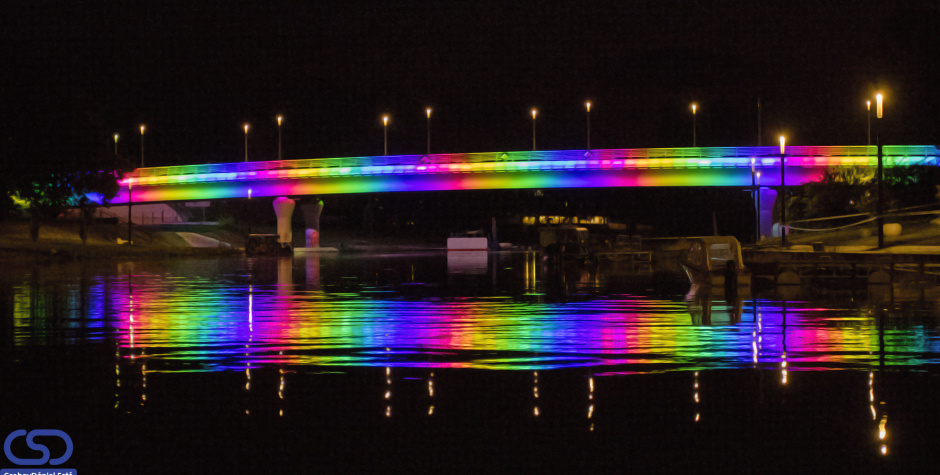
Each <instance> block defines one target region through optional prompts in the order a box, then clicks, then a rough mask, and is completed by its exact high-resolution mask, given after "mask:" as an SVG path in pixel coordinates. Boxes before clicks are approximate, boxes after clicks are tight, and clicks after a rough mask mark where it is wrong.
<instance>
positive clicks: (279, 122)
mask: <svg viewBox="0 0 940 475" xmlns="http://www.w3.org/2000/svg"><path fill="white" fill-rule="evenodd" d="M281 122H284V116H282V115H279V116H277V159H278V160H280V159H281ZM250 195H251V192H250V191H249V197H250Z"/></svg>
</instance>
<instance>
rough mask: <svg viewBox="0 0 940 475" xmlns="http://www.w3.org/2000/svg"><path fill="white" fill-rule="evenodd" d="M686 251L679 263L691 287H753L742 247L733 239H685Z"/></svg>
mask: <svg viewBox="0 0 940 475" xmlns="http://www.w3.org/2000/svg"><path fill="white" fill-rule="evenodd" d="M684 239H685V241H686V242H687V247H686V248H685V249H684V250H683V251H682V252H681V254H680V255H679V263H680V264H681V265H682V269H683V270H684V271H685V274H686V275H687V276H688V277H689V281H691V283H692V285H698V286H724V287H725V288H732V289H733V288H737V287H750V286H751V271H749V270H748V269H747V267H744V259H743V258H742V256H741V243H739V242H738V240H737V239H736V238H735V237H734V236H702V237H689V238H684Z"/></svg>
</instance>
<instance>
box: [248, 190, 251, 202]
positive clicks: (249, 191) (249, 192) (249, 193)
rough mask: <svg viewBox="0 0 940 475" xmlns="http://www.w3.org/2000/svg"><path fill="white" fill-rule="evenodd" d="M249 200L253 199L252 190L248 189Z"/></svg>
mask: <svg viewBox="0 0 940 475" xmlns="http://www.w3.org/2000/svg"><path fill="white" fill-rule="evenodd" d="M248 199H249V200H250V199H251V188H248Z"/></svg>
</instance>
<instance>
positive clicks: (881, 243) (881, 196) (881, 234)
mask: <svg viewBox="0 0 940 475" xmlns="http://www.w3.org/2000/svg"><path fill="white" fill-rule="evenodd" d="M875 101H876V102H877V104H876V109H875V117H877V118H878V120H877V121H876V122H875V125H876V127H875V142H877V143H878V220H877V223H878V249H882V248H884V247H885V230H884V227H885V219H884V216H883V215H882V214H883V213H884V203H885V187H884V182H885V177H884V163H883V159H882V156H883V155H882V148H881V133H880V132H881V119H882V118H883V117H884V108H883V97H882V96H881V93H878V94H875Z"/></svg>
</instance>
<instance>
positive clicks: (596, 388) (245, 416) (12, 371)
mask: <svg viewBox="0 0 940 475" xmlns="http://www.w3.org/2000/svg"><path fill="white" fill-rule="evenodd" d="M0 291H2V298H0V303H2V313H0V315H2V325H0V330H2V339H0V343H2V353H0V365H2V369H0V376H2V384H3V386H2V388H3V389H2V390H0V397H2V399H0V403H2V408H3V409H2V416H0V417H2V418H0V432H2V435H3V436H6V434H9V433H10V432H12V431H13V430H15V429H27V430H30V429H36V428H51V429H61V430H64V431H65V432H67V433H68V434H69V435H70V437H71V438H72V440H73V442H74V444H75V448H74V452H73V455H72V457H71V459H70V460H69V461H68V462H66V463H65V465H63V466H64V467H72V468H76V469H78V470H79V472H80V473H168V472H169V471H182V472H184V473H195V472H209V473H216V472H223V471H227V472H235V473H244V472H249V471H261V472H264V473H271V472H273V471H274V470H285V471H291V472H300V473H308V472H318V471H340V472H359V471H367V472H378V471H382V472H390V471H393V470H396V469H401V468H408V469H412V470H416V471H430V470H447V471H474V472H479V471H482V470H498V471H500V472H506V471H509V472H519V471H534V470H546V471H550V472H552V471H561V470H563V469H564V470H578V471H587V470H596V469H600V470H602V471H618V472H622V471H628V470H638V469H654V470H657V471H673V470H677V469H682V470H689V471H693V472H727V471H744V472H768V471H781V472H795V471H806V470H819V469H823V470H829V471H840V472H841V471H880V470H909V469H918V470H934V464H935V462H937V461H938V460H940V452H938V449H940V408H938V407H940V406H938V404H937V401H940V378H938V375H940V369H938V366H937V363H938V362H940V334H938V324H940V317H938V315H940V314H938V308H940V288H938V287H937V286H934V285H924V284H913V283H912V284H904V285H900V284H896V285H894V286H888V287H861V288H851V287H846V286H838V285H836V286H834V288H830V289H821V288H820V286H819V285H808V286H805V287H804V288H795V289H794V288H790V289H782V288H780V289H773V288H771V289H768V290H766V291H760V292H757V293H755V294H753V295H751V294H749V293H748V294H741V295H735V296H726V295H724V294H723V292H721V291H716V292H714V293H713V292H707V291H704V290H702V289H690V288H689V285H688V284H687V283H686V282H685V281H684V278H683V277H682V276H679V275H672V274H664V273H660V272H653V271H652V269H649V268H643V267H642V266H641V267H633V266H631V265H630V264H629V263H617V262H602V263H601V264H600V265H596V266H586V267H581V266H571V265H569V266H564V267H548V266H546V265H544V264H543V263H542V261H541V260H540V259H539V257H538V256H537V255H535V254H527V253H502V254H490V255H489V256H487V255H486V254H483V255H477V256H474V255H472V254H468V255H460V256H455V255H451V256H447V255H445V254H443V253H440V254H405V255H371V254H368V255H367V254H362V255H308V256H301V255H298V256H295V257H294V258H252V259H248V258H242V259H237V258H236V259H213V260H150V261H135V262H95V263H72V262H68V263H62V262H60V263H51V264H50V263H45V264H39V263H23V262H16V263H7V264H6V265H5V272H4V273H3V275H2V277H0ZM14 442H15V443H13V444H12V446H11V450H12V451H13V452H16V453H17V454H18V455H19V456H20V457H25V456H27V455H29V456H38V454H37V453H36V452H30V449H29V448H28V447H26V444H25V442H23V438H20V439H18V441H14ZM56 443H57V441H55V440H52V441H50V442H48V445H49V447H50V448H51V449H52V452H53V457H55V455H56V451H57V450H58V453H61V450H59V449H60V448H58V447H57V446H56V445H55V444H56ZM0 460H2V462H4V463H6V465H3V467H12V466H13V465H12V464H10V463H9V462H8V461H7V460H6V458H4V459H0Z"/></svg>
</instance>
